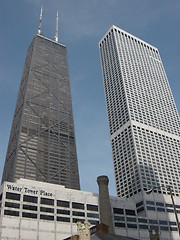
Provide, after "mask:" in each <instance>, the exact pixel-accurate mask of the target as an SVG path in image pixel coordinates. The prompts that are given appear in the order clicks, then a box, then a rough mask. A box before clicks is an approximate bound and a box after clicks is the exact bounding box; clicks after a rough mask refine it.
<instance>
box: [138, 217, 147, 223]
mask: <svg viewBox="0 0 180 240" xmlns="http://www.w3.org/2000/svg"><path fill="white" fill-rule="evenodd" d="M138 222H140V223H147V219H145V218H138Z"/></svg>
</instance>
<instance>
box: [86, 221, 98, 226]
mask: <svg viewBox="0 0 180 240" xmlns="http://www.w3.org/2000/svg"><path fill="white" fill-rule="evenodd" d="M88 221H89V222H90V224H92V225H97V224H99V221H95V220H88Z"/></svg>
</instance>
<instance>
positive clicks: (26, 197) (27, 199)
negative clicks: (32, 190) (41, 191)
mask: <svg viewBox="0 0 180 240" xmlns="http://www.w3.org/2000/svg"><path fill="white" fill-rule="evenodd" d="M23 201H24V202H31V203H37V202H38V197H34V196H29V195H24V196H23Z"/></svg>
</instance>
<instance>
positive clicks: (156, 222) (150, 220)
mask: <svg viewBox="0 0 180 240" xmlns="http://www.w3.org/2000/svg"><path fill="white" fill-rule="evenodd" d="M149 223H152V224H158V221H157V220H154V219H149Z"/></svg>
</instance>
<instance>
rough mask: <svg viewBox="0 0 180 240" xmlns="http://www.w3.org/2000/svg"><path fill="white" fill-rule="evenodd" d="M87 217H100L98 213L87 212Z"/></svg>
mask: <svg viewBox="0 0 180 240" xmlns="http://www.w3.org/2000/svg"><path fill="white" fill-rule="evenodd" d="M87 217H91V218H99V214H97V213H87Z"/></svg>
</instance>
